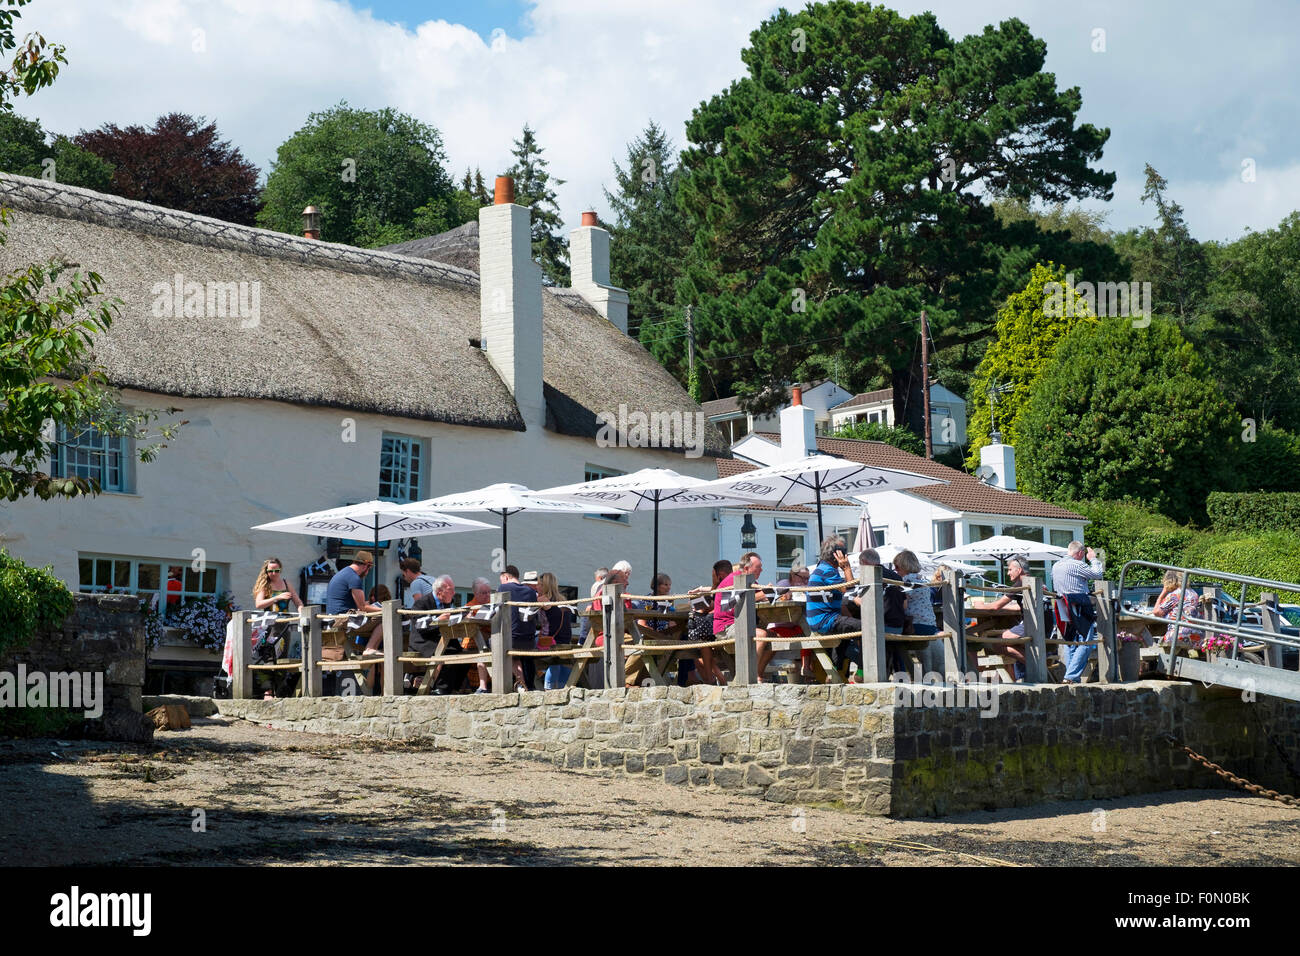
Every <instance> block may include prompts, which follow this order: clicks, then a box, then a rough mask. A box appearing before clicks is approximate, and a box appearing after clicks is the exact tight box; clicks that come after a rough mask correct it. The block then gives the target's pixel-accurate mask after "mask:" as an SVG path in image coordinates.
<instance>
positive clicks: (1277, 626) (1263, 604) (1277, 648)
mask: <svg viewBox="0 0 1300 956" xmlns="http://www.w3.org/2000/svg"><path fill="white" fill-rule="evenodd" d="M1276 602H1277V595H1276V594H1274V593H1273V592H1272V591H1264V592H1263V593H1262V594H1260V596H1259V603H1260V608H1259V619H1260V622H1261V623H1262V624H1263V625H1264V626H1263V628H1261V630H1265V631H1268V632H1269V633H1270V634H1273V635H1277V634H1281V633H1282V622H1281V621H1280V620H1279V618H1280V617H1281V614H1280V613H1279V612H1278V611H1277V610H1275V603H1276ZM1238 616H1239V617H1245V613H1244V609H1243V613H1242V614H1240V615H1238ZM1237 623H1238V624H1240V623H1241V622H1240V621H1238V622H1237ZM1264 663H1265V664H1267V665H1268V666H1269V667H1281V666H1282V645H1281V644H1265V645H1264Z"/></svg>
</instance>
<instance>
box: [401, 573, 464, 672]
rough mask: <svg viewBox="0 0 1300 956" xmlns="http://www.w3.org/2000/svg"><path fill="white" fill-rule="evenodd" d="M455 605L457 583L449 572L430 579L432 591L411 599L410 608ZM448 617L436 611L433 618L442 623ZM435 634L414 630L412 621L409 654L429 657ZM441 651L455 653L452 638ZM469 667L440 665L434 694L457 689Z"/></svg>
mask: <svg viewBox="0 0 1300 956" xmlns="http://www.w3.org/2000/svg"><path fill="white" fill-rule="evenodd" d="M455 604H456V584H455V582H454V581H452V579H451V575H450V574H440V575H438V576H437V577H436V578H434V579H433V590H432V591H431V592H430V593H428V594H423V595H421V596H420V597H418V598H416V599H415V600H414V601H413V602H412V604H411V608H412V609H413V610H416V611H437V610H441V609H443V608H450V607H454V606H455ZM450 616H451V615H450V614H439V615H438V616H437V618H436V619H435V620H436V621H437V622H439V623H441V622H443V621H446V620H448V619H449V618H450ZM417 620H418V619H417ZM436 634H437V631H436V630H435V629H434V628H428V629H422V630H420V631H419V632H418V633H417V632H416V629H415V625H414V624H412V625H411V653H412V654H415V655H417V656H420V657H432V656H433V655H434V653H435V652H436V651H437V650H438V641H437V638H436V636H435V635H436ZM443 653H444V654H458V653H460V648H459V647H457V646H456V642H455V641H448V642H447V646H446V647H445V648H443ZM468 670H469V665H468V664H444V665H442V669H441V670H440V671H439V672H438V682H437V683H436V684H434V686H433V693H435V694H437V695H439V696H441V695H443V694H451V693H454V692H455V691H457V690H459V689H460V685H461V684H462V683H463V682H464V680H465V673H466V672H467V671H468Z"/></svg>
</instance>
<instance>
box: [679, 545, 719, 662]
mask: <svg viewBox="0 0 1300 956" xmlns="http://www.w3.org/2000/svg"><path fill="white" fill-rule="evenodd" d="M729 574H731V562H730V561H727V560H725V559H724V560H721V561H715V562H713V570H712V575H713V581H712V583H711V584H709V585H707V586H704V585H701V586H700V587H695V588H691V589H690V591H688V592H687V593H688V594H701V593H704V592H707V591H712V590H714V589H715V588H717V586H718V585H719V584H721V583H722V580H723V579H724V578H725V577H727V575H729ZM707 600H708V604H709V606H710V608H712V604H713V601H712V600H711V599H707ZM686 639H687V640H688V641H690V642H691V643H704V642H707V641H711V640H713V611H712V610H708V611H704V612H700V611H698V610H697V609H696V608H695V602H694V601H692V602H691V619H690V621H689V622H688V623H687V625H686ZM683 673H684V672H683V671H682V670H681V669H680V668H679V669H678V673H677V683H678V684H679V685H682V675H683ZM686 678H687V682H688V683H692V684H698V683H701V682H703V683H706V684H725V683H726V682H727V679H726V677H724V676H723V673H722V671H721V670H720V669H719V668H718V665H717V662H716V661H715V659H714V657H713V648H711V647H702V648H700V659H699V668H698V670H697V671H696V674H695V678H694V679H693V680H692V679H691V675H690V673H689V672H686ZM683 686H684V685H683Z"/></svg>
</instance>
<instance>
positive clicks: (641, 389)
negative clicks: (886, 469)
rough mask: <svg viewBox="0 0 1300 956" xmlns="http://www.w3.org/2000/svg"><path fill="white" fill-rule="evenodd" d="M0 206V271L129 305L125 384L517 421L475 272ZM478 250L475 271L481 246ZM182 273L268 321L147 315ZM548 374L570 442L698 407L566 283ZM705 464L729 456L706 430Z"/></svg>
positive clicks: (0, 195)
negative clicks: (80, 277)
mask: <svg viewBox="0 0 1300 956" xmlns="http://www.w3.org/2000/svg"><path fill="white" fill-rule="evenodd" d="M0 204H2V205H4V206H5V207H6V208H8V209H9V210H10V212H11V216H10V222H9V225H8V227H7V232H8V242H7V243H6V244H5V245H0V272H2V273H9V272H11V271H13V270H15V269H18V268H22V267H25V266H26V265H28V264H30V263H32V262H34V261H38V260H43V259H47V258H59V259H63V260H66V261H69V262H74V263H77V264H78V265H79V267H80V269H81V270H82V271H94V272H97V273H99V274H100V275H101V276H102V277H103V279H104V291H105V292H106V293H107V294H109V295H110V296H113V297H116V298H117V299H120V300H121V303H122V304H121V308H120V311H119V313H118V317H117V319H116V320H115V321H114V324H113V327H112V329H111V330H110V331H109V332H108V333H107V334H104V335H101V336H98V337H97V339H96V342H95V357H96V359H97V360H98V361H99V362H100V364H102V365H103V366H104V367H105V369H106V371H107V373H108V377H109V379H110V381H111V382H112V383H113V384H114V385H117V386H118V387H122V388H134V389H139V390H142V391H148V392H156V393H161V394H165V395H174V396H186V397H195V398H248V399H270V400H275V401H284V402H290V403H295V404H301V405H310V406H324V407H335V408H340V409H347V410H356V411H363V412H372V413H376V414H382V415H390V416H395V417H401V418H410V419H420V420H427V421H439V422H447V423H451V424H458V425H473V426H481V427H490V428H506V429H515V430H519V429H522V428H523V421H522V419H521V418H520V416H519V411H518V409H517V408H516V406H515V403H514V400H513V398H512V396H511V395H510V392H509V390H508V389H507V388H506V386H505V384H504V383H503V382H502V381H501V379H500V377H499V376H498V375H497V373H496V371H495V370H494V369H493V368H492V366H491V365H490V364H489V362H488V359H487V356H486V355H485V354H484V353H483V352H482V351H481V350H479V349H478V348H476V347H474V346H473V345H471V344H470V340H471V339H477V338H478V337H479V281H478V275H477V272H475V271H472V270H470V269H465V268H460V267H458V266H456V265H451V264H446V263H441V262H436V261H432V260H430V259H424V258H414V257H411V256H407V255H400V254H395V253H392V252H386V251H382V250H374V249H358V248H353V247H350V246H343V245H338V244H335V243H329V242H321V241H317V240H313V239H303V238H300V237H297V236H292V235H286V234H283V233H276V232H271V231H268V230H264V229H254V228H251V227H248V226H238V225H233V224H231V223H224V222H220V221H219V220H215V219H209V218H206V217H203V216H196V215H192V214H190V213H185V212H179V211H176V210H170V209H162V208H160V207H157V206H150V205H147V204H145V203H139V202H134V201H131V200H126V199H121V198H119V197H116V196H108V195H104V194H101V193H95V192H91V191H89V190H85V189H79V188H76V187H72V186H64V185H59V184H56V183H51V182H46V181H44V180H39V179H30V178H27V177H22V176H12V175H8V174H0ZM473 231H474V232H475V233H477V228H475V230H473ZM466 232H469V230H466ZM461 239H462V241H463V239H464V237H461ZM438 240H441V241H442V243H443V244H444V245H450V244H452V243H451V240H450V239H449V238H448V237H447V234H444V235H443V236H442V237H432V239H431V240H429V242H430V243H431V244H432V243H434V242H436V241H438ZM420 241H424V240H420ZM474 248H475V255H474V258H475V260H477V236H476V235H475V237H474ZM475 265H477V262H475ZM178 273H179V274H181V275H183V277H184V279H185V280H186V281H190V282H198V283H208V282H221V283H229V282H236V283H238V282H247V283H258V284H259V285H258V288H259V290H260V303H259V306H260V321H259V323H258V324H257V325H256V326H255V327H251V328H244V327H242V323H241V319H240V318H238V317H229V316H227V317H212V316H202V315H199V316H193V317H190V318H185V317H171V316H166V315H156V314H154V313H155V311H156V310H155V300H156V299H157V298H158V295H157V293H156V292H155V291H154V287H155V285H157V284H159V283H167V284H169V285H170V284H171V283H172V282H173V277H174V276H175V275H176V274H178ZM543 369H544V371H543V376H544V383H545V388H544V391H545V396H546V399H547V403H548V411H549V413H550V414H549V415H548V427H550V426H553V427H554V428H555V430H557V431H559V432H562V433H565V434H574V435H580V436H584V437H594V435H595V433H596V425H595V415H596V413H597V412H599V411H609V412H611V413H616V412H617V410H618V406H619V404H620V402H621V403H625V404H627V405H628V406H629V408H638V409H643V410H646V411H652V410H662V411H673V410H680V411H682V412H683V413H688V414H694V413H695V412H697V411H699V406H697V405H696V404H695V403H694V402H692V401H691V399H690V396H689V395H688V394H687V393H686V391H685V389H683V388H682V387H681V386H680V385H679V384H678V382H677V381H676V380H675V379H674V378H673V377H672V376H671V375H669V374H668V372H667V371H666V370H665V369H664V368H663V367H662V366H660V365H659V363H658V362H656V361H655V360H654V358H653V357H652V356H651V355H650V354H649V353H648V352H646V350H645V349H644V348H643V347H641V346H640V344H639V343H637V342H635V341H633V340H631V339H629V338H628V337H627V336H626V335H624V334H622V333H621V332H619V331H618V330H617V329H616V328H614V326H612V325H611V324H610V323H609V322H608V321H607V320H606V319H604V318H603V317H602V316H601V315H600V314H599V313H597V312H596V311H595V310H594V309H592V308H591V307H590V306H588V305H587V304H586V303H585V301H583V300H582V299H581V298H580V297H578V296H577V295H576V294H574V293H571V292H570V291H569V290H550V289H547V290H544V291H543ZM706 453H707V454H710V455H717V454H722V455H726V454H727V450H726V443H725V441H724V440H723V439H722V436H721V435H720V434H718V433H716V430H714V429H712V428H710V430H709V432H708V440H707V444H706Z"/></svg>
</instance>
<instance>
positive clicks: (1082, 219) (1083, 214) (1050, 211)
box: [993, 196, 1110, 245]
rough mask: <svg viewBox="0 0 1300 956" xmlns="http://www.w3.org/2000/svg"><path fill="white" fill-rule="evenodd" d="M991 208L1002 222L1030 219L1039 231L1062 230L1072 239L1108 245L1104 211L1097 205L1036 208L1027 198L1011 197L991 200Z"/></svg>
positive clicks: (1008, 223) (1057, 204) (1005, 223)
mask: <svg viewBox="0 0 1300 956" xmlns="http://www.w3.org/2000/svg"><path fill="white" fill-rule="evenodd" d="M993 212H994V213H995V214H996V215H997V217H998V221H999V222H1001V223H1002V224H1003V225H1010V224H1012V223H1017V222H1032V223H1033V224H1034V225H1035V226H1037V227H1038V229H1039V231H1040V232H1045V233H1052V232H1064V233H1066V234H1067V235H1069V237H1070V239H1071V240H1073V241H1074V242H1078V243H1084V242H1090V243H1094V244H1096V245H1108V244H1109V243H1110V233H1108V232H1107V231H1106V230H1105V228H1103V227H1104V225H1105V223H1106V213H1105V212H1102V211H1101V210H1099V209H1096V210H1094V209H1083V208H1080V207H1078V206H1068V205H1066V204H1065V203H1056V204H1055V205H1052V206H1048V207H1047V208H1046V209H1041V210H1039V209H1035V208H1034V207H1033V206H1031V205H1030V204H1029V203H1028V202H1027V201H1025V200H1023V199H1016V198H1014V197H1010V196H1008V197H1004V198H1001V199H995V200H993Z"/></svg>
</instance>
